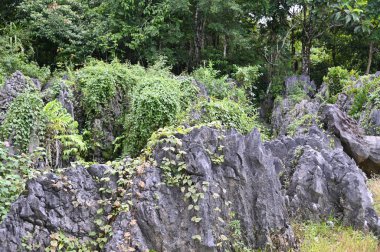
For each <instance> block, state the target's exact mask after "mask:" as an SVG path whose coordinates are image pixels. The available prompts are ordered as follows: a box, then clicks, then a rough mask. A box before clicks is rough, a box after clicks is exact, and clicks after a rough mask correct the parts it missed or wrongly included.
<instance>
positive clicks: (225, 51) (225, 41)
mask: <svg viewBox="0 0 380 252" xmlns="http://www.w3.org/2000/svg"><path fill="white" fill-rule="evenodd" d="M223 58H224V59H225V58H227V36H226V35H223Z"/></svg>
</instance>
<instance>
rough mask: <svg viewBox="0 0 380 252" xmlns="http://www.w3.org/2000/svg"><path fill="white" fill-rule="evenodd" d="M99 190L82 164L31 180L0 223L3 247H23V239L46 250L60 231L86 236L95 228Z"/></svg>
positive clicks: (80, 236) (2, 248)
mask: <svg viewBox="0 0 380 252" xmlns="http://www.w3.org/2000/svg"><path fill="white" fill-rule="evenodd" d="M98 190H99V185H97V183H96V182H95V180H94V179H93V178H92V177H91V175H90V174H89V173H88V172H87V170H86V169H85V168H83V167H79V168H71V169H69V170H68V171H67V172H65V173H64V174H62V175H56V174H52V173H49V174H47V175H44V176H41V177H38V178H35V179H32V180H30V181H29V182H28V183H27V186H26V191H25V193H24V194H23V195H21V196H20V198H19V199H18V200H17V201H16V202H15V203H14V204H13V205H12V208H11V210H10V212H9V213H8V215H7V217H6V218H5V219H4V221H3V222H2V223H1V225H0V251H20V250H22V248H23V247H22V244H23V243H24V244H25V243H26V244H29V245H30V246H31V248H32V251H45V248H47V247H48V246H50V240H51V237H50V236H51V235H52V234H53V233H56V232H59V231H62V232H63V233H65V234H67V235H70V236H73V237H78V238H79V239H82V238H83V240H86V239H87V238H88V234H89V233H90V232H91V231H93V230H95V224H94V220H95V217H96V212H97V209H98V208H99V205H98V200H99V199H101V197H100V194H99V191H98Z"/></svg>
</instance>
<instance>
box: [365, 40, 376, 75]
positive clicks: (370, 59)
mask: <svg viewBox="0 0 380 252" xmlns="http://www.w3.org/2000/svg"><path fill="white" fill-rule="evenodd" d="M373 47H374V44H373V42H370V43H369V52H368V65H367V70H366V71H365V74H369V72H370V71H371V65H372V58H373Z"/></svg>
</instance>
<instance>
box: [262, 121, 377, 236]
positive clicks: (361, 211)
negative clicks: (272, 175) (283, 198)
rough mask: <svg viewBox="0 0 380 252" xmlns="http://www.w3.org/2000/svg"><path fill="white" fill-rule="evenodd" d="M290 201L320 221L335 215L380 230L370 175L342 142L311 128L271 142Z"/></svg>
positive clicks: (300, 214)
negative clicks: (367, 180)
mask: <svg viewBox="0 0 380 252" xmlns="http://www.w3.org/2000/svg"><path fill="white" fill-rule="evenodd" d="M266 147H268V148H269V149H270V150H271V152H272V154H273V156H274V157H275V161H274V162H275V164H276V170H277V172H278V174H279V176H280V179H281V182H282V184H283V188H284V189H285V190H286V195H287V197H288V200H289V206H288V209H289V212H290V215H291V216H292V217H294V218H298V219H302V220H305V219H308V220H313V221H320V220H324V219H326V218H328V217H329V216H334V217H335V218H338V219H341V220H342V221H343V223H344V224H346V225H352V226H355V227H357V228H360V229H364V230H371V231H373V232H375V233H376V234H380V229H379V227H380V226H379V220H378V217H377V215H376V213H375V211H374V209H373V207H372V198H371V196H370V195H371V194H370V193H369V191H368V189H367V186H366V176H365V174H364V173H363V172H362V171H361V170H360V169H359V168H358V166H357V165H356V163H355V162H354V161H353V160H352V159H351V158H350V157H349V156H348V155H347V154H346V153H345V152H344V151H343V147H342V146H341V145H340V141H339V140H337V139H334V138H333V137H332V136H328V135H326V134H325V133H323V132H322V131H321V130H320V129H318V128H317V127H312V128H311V129H310V130H309V132H308V134H305V135H303V136H299V137H296V138H294V139H293V138H289V137H282V138H280V139H278V140H275V141H272V142H268V143H266Z"/></svg>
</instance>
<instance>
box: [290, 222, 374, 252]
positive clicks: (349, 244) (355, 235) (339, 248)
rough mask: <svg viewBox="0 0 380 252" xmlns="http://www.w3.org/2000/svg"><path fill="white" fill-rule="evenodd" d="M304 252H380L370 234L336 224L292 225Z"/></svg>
mask: <svg viewBox="0 0 380 252" xmlns="http://www.w3.org/2000/svg"><path fill="white" fill-rule="evenodd" d="M293 228H294V231H295V233H296V236H297V238H298V239H299V240H300V241H301V244H300V251H301V252H302V251H304V252H320V251H324V252H329V251H331V252H357V251H362V252H370V251H380V247H379V246H378V240H377V239H376V237H375V236H374V235H372V234H370V233H363V232H361V231H357V230H354V229H353V228H351V227H343V226H341V225H339V224H338V223H336V222H332V221H331V222H322V223H307V224H295V225H293Z"/></svg>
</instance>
